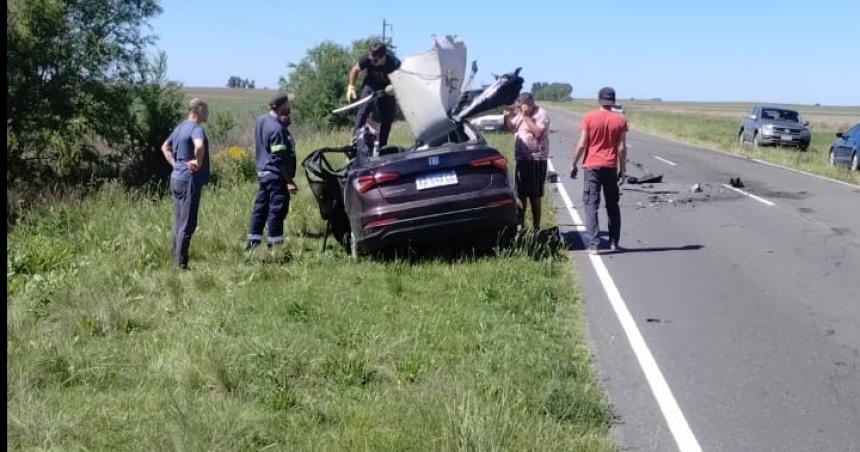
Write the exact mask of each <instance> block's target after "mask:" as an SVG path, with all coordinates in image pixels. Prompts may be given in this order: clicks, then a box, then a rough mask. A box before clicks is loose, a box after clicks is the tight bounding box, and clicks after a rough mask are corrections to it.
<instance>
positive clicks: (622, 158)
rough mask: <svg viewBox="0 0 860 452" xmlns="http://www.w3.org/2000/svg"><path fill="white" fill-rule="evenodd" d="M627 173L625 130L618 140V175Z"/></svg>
mask: <svg viewBox="0 0 860 452" xmlns="http://www.w3.org/2000/svg"><path fill="white" fill-rule="evenodd" d="M625 174H627V132H621V138H620V139H619V140H618V177H621V176H623V175H625Z"/></svg>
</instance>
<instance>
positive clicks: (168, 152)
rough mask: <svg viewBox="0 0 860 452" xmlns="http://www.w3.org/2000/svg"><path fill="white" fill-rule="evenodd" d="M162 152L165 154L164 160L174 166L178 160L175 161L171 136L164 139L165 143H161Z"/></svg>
mask: <svg viewBox="0 0 860 452" xmlns="http://www.w3.org/2000/svg"><path fill="white" fill-rule="evenodd" d="M161 153H162V154H164V160H167V163H169V164H170V167H171V168H173V166H174V165H175V164H176V162H174V161H173V149H172V148H171V145H170V138H168V139H166V140H164V144H162V145H161Z"/></svg>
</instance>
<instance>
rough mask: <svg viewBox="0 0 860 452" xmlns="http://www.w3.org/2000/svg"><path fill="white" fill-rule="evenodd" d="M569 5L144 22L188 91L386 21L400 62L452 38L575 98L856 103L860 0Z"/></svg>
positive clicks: (266, 6) (272, 79) (346, 4)
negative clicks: (610, 93)
mask: <svg viewBox="0 0 860 452" xmlns="http://www.w3.org/2000/svg"><path fill="white" fill-rule="evenodd" d="M576 3H579V2H570V1H567V2H561V1H560V2H554V1H543V2H540V1H522V2H508V1H496V2H475V1H471V2H470V1H451V0H433V1H424V2H414V1H402V0H401V1H391V2H371V1H367V2H356V1H328V0H316V1H314V0H310V1H302V2H296V1H278V0H248V1H243V2H236V1H227V0H162V2H161V5H162V8H163V12H162V14H161V15H160V16H158V17H157V18H156V19H155V20H153V21H152V23H151V25H152V32H153V33H154V34H155V35H157V36H158V37H159V40H158V42H157V47H158V48H160V49H162V50H164V51H166V52H167V56H168V67H169V69H168V71H169V76H170V77H171V78H173V79H175V80H179V81H181V82H183V83H184V84H185V85H187V86H223V85H224V84H225V83H226V81H227V78H228V77H229V76H230V75H239V76H241V77H244V78H249V79H254V80H256V82H257V86H258V87H263V86H268V87H270V88H273V87H276V86H277V81H278V78H279V77H280V76H282V75H286V74H287V73H288V68H287V63H288V62H297V61H299V60H300V59H301V58H302V57H303V56H304V55H305V52H306V50H307V49H308V48H310V47H313V46H314V45H316V44H318V43H320V42H322V41H325V40H331V41H334V42H337V43H340V44H348V43H349V42H350V41H351V40H353V39H356V38H360V37H365V36H369V35H374V34H376V35H378V34H380V33H381V31H382V19H383V18H385V19H386V20H387V21H389V22H391V23H392V24H393V33H392V35H393V38H394V43H395V44H396V45H397V47H398V55H399V56H404V55H408V54H410V53H416V52H422V51H424V50H426V49H428V48H429V46H430V44H431V35H433V34H436V35H445V34H456V35H459V36H460V37H462V38H463V40H464V41H465V43H466V45H467V47H468V51H469V60H472V59H477V60H478V66H479V68H480V70H479V72H478V77H477V78H478V80H477V81H481V82H489V81H491V80H492V76H491V75H490V73H491V72H494V73H502V72H506V71H510V70H512V69H513V68H515V67H518V66H522V67H523V71H522V75H523V76H524V77H525V78H526V87H530V86H531V83H532V82H535V81H550V82H551V81H560V82H567V83H570V84H571V85H573V88H574V95H575V96H576V97H593V96H594V95H595V94H596V93H597V90H598V89H599V88H600V87H601V86H604V85H610V86H613V87H614V88H615V89H616V91H617V92H618V96H619V98H621V99H624V98H630V97H635V98H652V97H659V98H662V99H664V100H701V101H760V102H779V103H806V104H812V103H821V104H829V105H860V37H858V35H857V28H858V26H860V25H858V24H860V22H858V18H860V2H858V1H857V0H842V1H834V0H830V1H827V0H823V1H818V2H809V1H804V2H802V1H782V2H771V1H755V0H752V1H735V0H725V1H720V0H714V1H710V2H695V1H665V2H660V1H650V2H642V1H640V2H633V1H623V0H616V1H613V2H606V1H603V2H601V1H591V2H587V4H576ZM344 80H346V74H344Z"/></svg>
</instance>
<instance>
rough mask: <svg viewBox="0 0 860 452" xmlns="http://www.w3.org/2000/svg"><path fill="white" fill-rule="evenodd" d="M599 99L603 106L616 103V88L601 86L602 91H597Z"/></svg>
mask: <svg viewBox="0 0 860 452" xmlns="http://www.w3.org/2000/svg"><path fill="white" fill-rule="evenodd" d="M597 100H598V102H600V105H603V106H611V105H615V90H614V89H612V88H610V87H608V86H606V87H603V88H600V92H599V93H597Z"/></svg>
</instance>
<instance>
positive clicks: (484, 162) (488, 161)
mask: <svg viewBox="0 0 860 452" xmlns="http://www.w3.org/2000/svg"><path fill="white" fill-rule="evenodd" d="M469 164H470V165H472V166H490V165H492V166H495V167H496V168H498V169H507V168H508V159H506V158H505V156H504V155H501V154H497V155H491V156H489V157H481V158H479V159H475V160H472V161H471V162H469Z"/></svg>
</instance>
